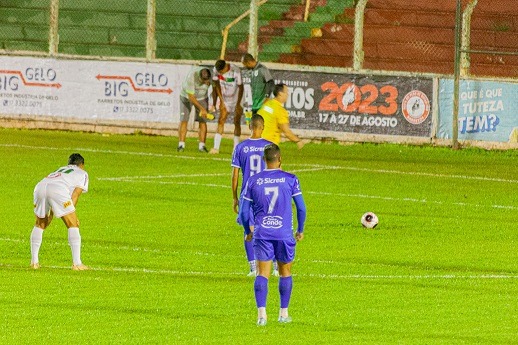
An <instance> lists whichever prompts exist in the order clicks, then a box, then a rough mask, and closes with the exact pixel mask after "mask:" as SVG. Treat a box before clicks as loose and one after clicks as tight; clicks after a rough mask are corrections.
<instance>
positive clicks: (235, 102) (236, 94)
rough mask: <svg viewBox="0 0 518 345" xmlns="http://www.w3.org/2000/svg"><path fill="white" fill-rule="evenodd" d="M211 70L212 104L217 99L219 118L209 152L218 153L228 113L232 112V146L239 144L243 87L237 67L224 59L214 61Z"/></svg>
mask: <svg viewBox="0 0 518 345" xmlns="http://www.w3.org/2000/svg"><path fill="white" fill-rule="evenodd" d="M213 72H214V73H213V75H214V76H213V78H212V80H213V82H214V87H213V92H212V100H213V102H214V103H213V104H214V105H213V106H214V107H216V105H217V101H218V99H219V119H218V129H217V131H216V134H215V135H214V147H213V148H212V149H211V150H210V152H209V153H211V154H218V153H219V147H220V145H221V137H222V134H223V129H224V126H225V121H226V120H227V116H228V114H232V113H233V114H234V148H235V147H236V146H237V144H239V138H240V136H241V116H242V115H243V106H242V105H241V102H242V100H243V94H244V87H243V81H242V78H241V70H240V69H239V67H237V66H235V65H232V64H229V63H227V62H225V60H218V61H216V64H215V65H214V71H213Z"/></svg>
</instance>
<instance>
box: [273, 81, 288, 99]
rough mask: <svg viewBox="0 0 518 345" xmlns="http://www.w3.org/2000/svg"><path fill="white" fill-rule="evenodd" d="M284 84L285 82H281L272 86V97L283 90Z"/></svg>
mask: <svg viewBox="0 0 518 345" xmlns="http://www.w3.org/2000/svg"><path fill="white" fill-rule="evenodd" d="M285 86H286V84H283V83H280V84H275V87H274V88H273V96H274V97H277V95H278V94H279V93H280V92H282V91H284V87H285Z"/></svg>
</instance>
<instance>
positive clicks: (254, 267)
mask: <svg viewBox="0 0 518 345" xmlns="http://www.w3.org/2000/svg"><path fill="white" fill-rule="evenodd" d="M248 264H249V265H250V271H256V270H257V269H256V266H255V260H252V261H248Z"/></svg>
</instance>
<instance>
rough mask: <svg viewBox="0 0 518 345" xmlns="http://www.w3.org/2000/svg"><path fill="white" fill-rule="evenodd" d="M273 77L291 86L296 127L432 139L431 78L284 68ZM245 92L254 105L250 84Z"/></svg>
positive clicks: (289, 103) (290, 101)
mask: <svg viewBox="0 0 518 345" xmlns="http://www.w3.org/2000/svg"><path fill="white" fill-rule="evenodd" d="M271 73H272V76H273V77H274V79H275V82H276V83H279V82H282V83H284V84H286V85H288V87H289V90H290V96H289V98H288V101H287V102H286V104H285V107H286V109H287V110H288V112H289V114H290V127H291V128H298V129H309V130H324V131H334V132H347V133H363V134H385V135H404V136H417V137H429V136H431V127H432V99H433V80H432V79H431V78H418V77H397V76H367V75H350V74H330V73H317V72H297V71H281V70H272V71H271ZM244 80H245V82H246V81H247V80H249V79H248V78H244ZM245 90H246V97H247V102H248V103H250V98H251V95H250V90H249V85H246V87H245Z"/></svg>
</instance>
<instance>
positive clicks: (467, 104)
mask: <svg viewBox="0 0 518 345" xmlns="http://www.w3.org/2000/svg"><path fill="white" fill-rule="evenodd" d="M452 122H453V81H452V80H446V79H445V80H441V81H440V83H439V130H438V134H437V137H438V138H441V139H451V137H452V133H453V131H452V128H453V124H452ZM458 126H459V133H458V138H459V139H460V140H479V141H492V142H518V85H517V84H512V83H503V82H493V81H461V84H460V92H459V117H458Z"/></svg>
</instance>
